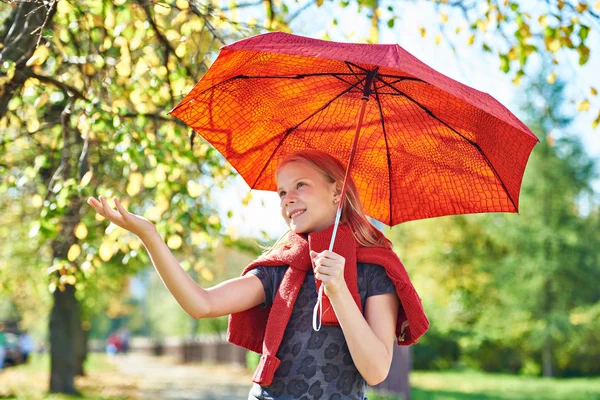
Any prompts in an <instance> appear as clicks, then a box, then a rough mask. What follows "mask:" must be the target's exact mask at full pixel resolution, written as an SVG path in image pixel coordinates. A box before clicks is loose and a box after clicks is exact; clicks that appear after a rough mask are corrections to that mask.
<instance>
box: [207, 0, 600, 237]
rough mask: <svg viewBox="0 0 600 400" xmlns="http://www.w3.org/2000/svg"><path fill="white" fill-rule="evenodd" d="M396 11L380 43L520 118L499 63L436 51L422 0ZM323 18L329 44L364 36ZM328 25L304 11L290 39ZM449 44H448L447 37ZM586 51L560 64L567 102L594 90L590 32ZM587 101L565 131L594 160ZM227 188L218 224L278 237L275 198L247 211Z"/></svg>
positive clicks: (353, 18) (346, 22)
mask: <svg viewBox="0 0 600 400" xmlns="http://www.w3.org/2000/svg"><path fill="white" fill-rule="evenodd" d="M382 3H384V2H382ZM327 4H328V3H326V6H327ZM312 8H315V7H314V6H313V7H312ZM334 10H335V11H334ZM401 10H402V15H401V17H400V18H399V20H397V21H396V23H395V25H394V28H393V29H389V28H388V27H387V24H386V23H385V22H386V21H387V19H385V18H384V19H383V22H384V23H382V24H381V27H382V29H381V37H380V42H381V43H389V44H392V43H397V44H399V45H400V46H401V47H403V48H404V49H405V50H407V51H408V52H409V53H411V54H413V55H414V56H416V57H417V58H418V59H420V60H421V61H423V62H424V63H425V64H427V65H429V66H430V67H432V68H434V69H436V70H437V71H439V72H441V73H443V74H445V75H447V76H449V77H451V78H453V79H455V80H457V81H459V82H461V83H463V84H466V85H468V86H471V87H474V88H476V89H478V90H480V91H483V92H487V93H489V94H490V95H492V96H493V97H494V98H496V99H497V100H498V101H500V102H501V103H502V104H504V105H505V106H506V107H507V108H508V109H509V110H511V111H512V112H513V113H515V114H516V115H517V116H518V117H520V118H521V117H522V115H520V112H519V110H518V104H519V101H520V100H521V99H522V97H523V96H525V95H526V92H525V91H524V90H523V88H521V87H518V86H516V85H515V84H513V83H512V77H511V76H509V75H506V74H504V73H503V72H502V71H500V69H499V59H498V57H497V55H496V54H492V53H486V52H484V51H482V50H481V45H479V46H477V44H478V42H477V41H476V44H475V45H474V46H468V45H467V40H466V37H467V36H464V37H460V36H459V37H458V38H457V40H453V41H452V43H453V44H454V45H455V46H456V53H454V52H453V51H452V50H451V48H450V46H449V45H448V41H446V40H444V39H443V40H442V42H441V44H440V45H436V44H435V34H434V32H432V31H433V30H434V28H433V27H431V28H430V26H431V25H432V24H431V21H439V15H438V14H436V13H435V12H434V11H433V9H432V7H430V5H429V3H426V2H425V1H423V0H421V1H417V2H414V3H408V2H403V3H402V7H401ZM329 14H330V15H335V17H336V18H337V19H338V25H337V27H336V29H335V30H332V29H328V31H329V36H330V37H331V40H334V41H341V42H353V41H358V40H359V39H360V38H361V37H366V36H367V32H368V28H369V24H370V21H369V20H368V18H366V17H365V16H364V15H363V16H358V15H357V10H356V8H353V7H352V6H349V7H348V8H347V9H345V10H342V11H340V9H339V8H336V7H332V6H331V12H330V13H329ZM250 16H251V15H249V14H247V15H245V17H250ZM329 21H330V17H329V16H328V13H324V12H323V11H322V10H319V12H314V11H312V10H310V9H308V10H307V11H306V14H305V16H304V17H303V19H298V20H296V21H295V22H294V24H293V25H292V30H293V32H294V33H295V34H299V35H305V36H310V37H315V38H321V37H323V35H324V34H325V31H326V30H327V28H328V24H329ZM452 22H453V15H452V14H450V23H452ZM420 26H424V27H427V28H428V30H430V32H428V34H427V36H426V37H425V38H423V37H421V35H420V32H419V27H420ZM330 28H331V27H330ZM353 32H354V34H353ZM345 35H352V36H351V37H350V39H348V38H346V37H344V36H345ZM450 38H452V39H454V38H453V37H452V36H450ZM588 46H589V47H590V48H591V49H592V52H591V56H590V59H589V61H588V63H587V64H586V65H585V66H583V67H580V66H579V65H578V63H577V57H575V56H574V57H564V58H561V59H560V61H561V67H560V70H559V71H558V77H559V79H560V78H562V79H565V80H566V81H567V82H569V84H568V88H567V95H569V96H573V97H580V95H581V93H586V92H587V93H589V86H590V85H591V86H594V87H596V88H597V89H598V90H600V74H599V73H598V72H597V71H600V35H599V34H598V32H597V31H595V30H594V29H592V31H591V33H590V42H589V44H588ZM531 64H532V65H531V68H532V69H533V68H535V60H533V61H532V63H531ZM590 100H591V103H592V107H591V110H595V111H594V113H592V112H588V113H581V114H579V115H578V116H577V118H576V119H575V121H574V124H573V125H572V128H571V129H570V130H569V131H571V132H577V134H578V135H579V136H580V137H581V138H582V141H583V142H584V144H585V146H586V148H587V150H588V152H589V154H590V155H591V156H593V157H595V158H599V157H600V128H598V129H596V130H593V129H592V127H591V123H592V121H593V120H594V118H595V112H597V111H596V110H598V109H599V108H600V100H599V99H598V98H595V99H590ZM592 100H593V101H592ZM569 109H571V110H574V109H575V106H574V105H572V106H570V108H569ZM533 151H535V148H534V150H533ZM232 182H233V183H232V184H231V185H230V186H228V187H227V188H225V189H223V190H218V191H215V192H214V193H213V198H214V199H215V203H216V205H218V207H219V210H220V215H221V218H222V220H223V224H224V225H225V226H226V227H230V229H231V228H232V229H235V230H236V231H237V233H238V234H239V235H242V236H260V235H261V231H264V232H266V233H267V234H268V235H270V236H271V237H275V238H276V237H278V236H279V235H281V233H283V232H284V231H285V229H286V225H285V223H284V222H283V218H282V217H281V215H280V212H279V199H278V196H277V194H276V193H275V192H266V191H260V190H253V191H252V200H251V201H250V202H249V204H248V206H247V207H243V206H242V204H241V199H242V198H243V197H244V196H246V195H247V194H248V192H249V191H250V188H249V186H248V185H247V184H246V183H245V182H244V180H243V179H241V178H240V177H236V178H235V179H234V180H233V181H232ZM594 188H595V190H596V192H597V193H600V180H599V181H598V182H595V184H594ZM228 210H232V211H233V216H232V218H231V219H229V218H227V215H226V214H227V211H228Z"/></svg>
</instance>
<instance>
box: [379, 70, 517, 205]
mask: <svg viewBox="0 0 600 400" xmlns="http://www.w3.org/2000/svg"><path fill="white" fill-rule="evenodd" d="M377 79H378V80H380V81H381V82H383V84H385V85H386V86H389V87H390V88H392V89H393V90H395V91H397V92H398V93H399V94H400V95H402V96H404V97H406V98H407V99H408V100H410V101H411V102H413V103H414V104H416V105H417V106H418V107H419V108H421V109H422V110H423V111H425V112H426V113H427V114H428V115H429V116H430V117H432V118H434V119H436V120H437V121H439V122H440V123H441V124H443V125H444V126H445V127H447V128H448V129H450V130H451V131H452V132H454V133H456V134H457V135H458V136H460V137H462V138H463V139H465V140H466V141H467V142H468V143H469V144H471V145H472V146H473V147H475V148H476V149H477V151H478V152H479V153H480V154H481V155H482V156H483V158H484V160H485V161H486V163H487V164H488V166H489V167H490V169H491V170H492V172H494V175H495V176H496V179H498V181H499V182H500V184H501V185H502V188H503V189H504V191H505V192H506V195H507V196H508V199H509V200H510V202H511V203H512V205H513V207H514V208H515V210H517V206H516V205H515V202H514V201H513V199H512V196H511V195H510V192H509V191H508V189H507V188H506V185H505V184H504V182H503V181H502V179H501V178H500V175H498V171H496V168H494V166H493V165H492V163H491V162H490V160H489V158H488V157H487V156H486V155H485V153H484V152H483V150H482V149H481V147H479V145H478V144H477V143H475V142H473V141H472V140H470V139H468V138H466V137H464V136H463V135H462V134H461V133H460V132H458V131H457V130H456V129H454V128H452V127H451V126H450V125H448V124H447V123H446V122H444V121H442V120H441V119H440V118H439V117H438V116H436V115H435V114H434V113H433V112H432V111H431V110H430V109H428V108H427V107H425V106H424V105H422V104H421V103H419V102H418V101H416V100H415V99H413V98H412V97H410V96H409V95H407V94H406V93H404V92H403V91H401V90H400V89H398V88H396V87H394V86H392V85H389V84H388V83H387V82H385V81H384V80H382V79H380V78H379V77H377Z"/></svg>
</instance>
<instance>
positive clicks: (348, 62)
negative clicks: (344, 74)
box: [345, 61, 369, 79]
mask: <svg viewBox="0 0 600 400" xmlns="http://www.w3.org/2000/svg"><path fill="white" fill-rule="evenodd" d="M345 63H346V66H347V67H348V69H349V70H350V72H351V73H352V75H354V77H355V78H356V79H360V78H359V76H358V74H357V73H356V72H354V70H353V69H352V66H355V67H356V68H358V69H362V70H363V71H364V72H365V75H366V73H367V72H369V71H367V70H366V69H364V68H361V67H359V66H356V65H354V64H352V63H351V62H350V61H345Z"/></svg>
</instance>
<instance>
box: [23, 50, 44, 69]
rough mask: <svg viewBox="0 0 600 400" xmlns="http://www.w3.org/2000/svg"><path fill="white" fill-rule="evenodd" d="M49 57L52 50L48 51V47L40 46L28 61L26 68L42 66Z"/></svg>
mask: <svg viewBox="0 0 600 400" xmlns="http://www.w3.org/2000/svg"><path fill="white" fill-rule="evenodd" d="M49 55H50V50H48V48H47V47H46V46H39V47H38V48H37V49H35V51H34V52H33V54H32V56H31V57H30V58H29V60H27V63H25V66H26V67H31V66H32V65H42V64H43V63H44V61H46V59H47V58H48V56H49Z"/></svg>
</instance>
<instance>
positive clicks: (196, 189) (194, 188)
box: [187, 181, 204, 198]
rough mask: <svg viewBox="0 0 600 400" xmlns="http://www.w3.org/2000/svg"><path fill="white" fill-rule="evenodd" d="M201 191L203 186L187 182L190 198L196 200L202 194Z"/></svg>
mask: <svg viewBox="0 0 600 400" xmlns="http://www.w3.org/2000/svg"><path fill="white" fill-rule="evenodd" d="M203 189H204V188H203V186H202V185H201V184H199V183H198V182H194V181H187V191H188V194H189V195H190V196H191V197H193V198H196V197H198V196H200V195H201V194H202V192H203Z"/></svg>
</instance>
